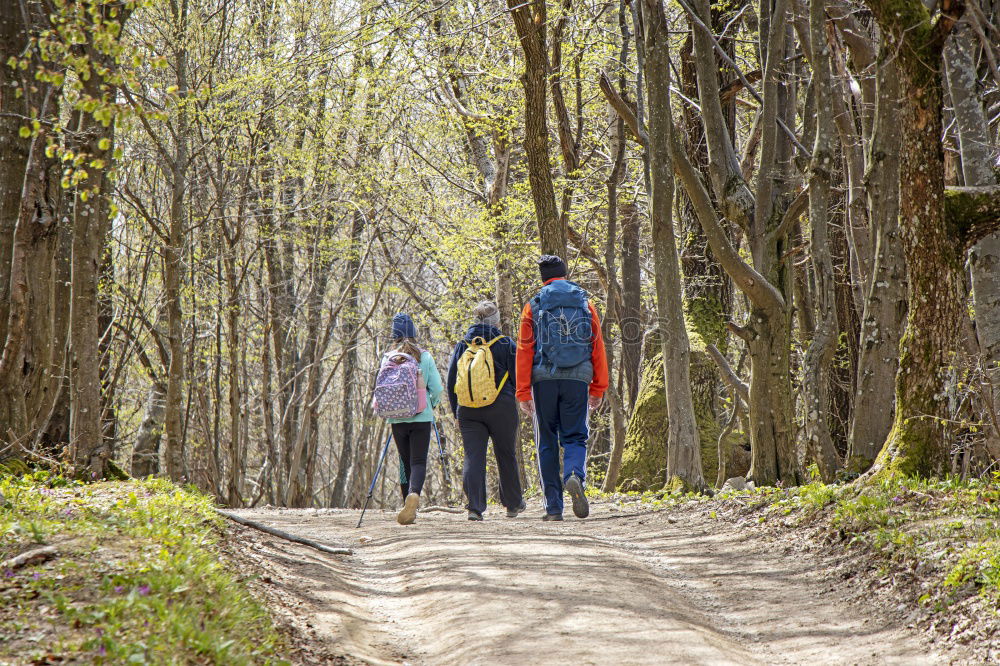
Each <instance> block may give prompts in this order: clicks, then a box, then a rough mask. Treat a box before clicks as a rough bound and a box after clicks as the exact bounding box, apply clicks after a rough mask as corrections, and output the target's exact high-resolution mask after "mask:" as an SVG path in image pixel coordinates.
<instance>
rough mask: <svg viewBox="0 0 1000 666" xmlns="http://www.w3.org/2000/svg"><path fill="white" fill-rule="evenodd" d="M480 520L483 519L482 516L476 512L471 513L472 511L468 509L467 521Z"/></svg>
mask: <svg viewBox="0 0 1000 666" xmlns="http://www.w3.org/2000/svg"><path fill="white" fill-rule="evenodd" d="M482 519H483V514H481V513H479V512H478V511H473V510H472V509H469V520H482Z"/></svg>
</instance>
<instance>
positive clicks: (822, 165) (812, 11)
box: [804, 0, 839, 483]
mask: <svg viewBox="0 0 1000 666" xmlns="http://www.w3.org/2000/svg"><path fill="white" fill-rule="evenodd" d="M825 4H826V3H825V0H811V2H810V3H809V29H810V30H809V37H810V49H809V50H810V53H811V58H810V62H811V64H812V68H813V79H812V86H813V94H814V95H815V100H816V139H815V142H814V143H813V156H812V162H811V164H810V167H809V227H810V229H811V233H812V238H811V245H812V252H811V255H812V265H813V280H814V284H815V299H814V302H815V307H816V310H817V319H816V329H815V331H814V333H813V337H812V340H811V342H810V343H809V349H808V351H807V352H806V357H805V367H804V375H805V377H804V383H805V402H806V410H805V427H806V439H807V442H808V444H807V449H808V451H807V453H808V458H810V459H812V460H814V461H815V462H816V463H817V464H818V466H819V471H820V475H821V476H822V478H823V480H824V481H826V482H827V483H829V482H831V481H833V478H834V474H835V473H836V472H837V467H838V461H837V452H836V450H835V449H834V446H833V439H832V437H831V436H830V363H831V361H833V354H834V352H835V351H836V350H837V334H838V332H839V328H838V325H837V298H836V291H835V286H834V279H833V259H832V255H831V252H830V242H829V239H828V233H827V231H828V228H829V224H830V223H829V207H830V180H831V174H832V172H833V171H834V169H835V168H836V165H835V157H836V156H835V154H834V144H833V136H832V132H833V118H832V114H831V113H830V108H831V105H830V99H831V97H832V94H833V90H832V83H831V76H830V59H829V56H828V55H827V52H828V49H827V47H826V29H825V22H826V16H825V12H824V9H825Z"/></svg>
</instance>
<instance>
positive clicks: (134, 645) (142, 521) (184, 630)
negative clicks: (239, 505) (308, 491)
mask: <svg viewBox="0 0 1000 666" xmlns="http://www.w3.org/2000/svg"><path fill="white" fill-rule="evenodd" d="M0 493H2V495H3V498H4V499H3V500H0V560H6V559H8V558H9V557H11V556H13V555H16V554H19V553H22V552H25V551H28V550H31V549H32V548H36V547H38V546H39V544H50V545H53V546H55V547H56V548H57V549H58V555H57V556H56V557H55V558H54V559H52V560H50V561H49V562H47V563H45V564H42V565H36V566H28V567H24V568H21V569H18V570H16V571H11V570H7V571H0V662H4V661H7V660H11V661H13V662H14V663H48V662H49V661H61V660H67V661H75V662H84V663H97V664H100V663H115V664H118V663H138V664H142V663H155V664H164V663H167V664H169V663H218V664H250V663H253V664H270V663H287V662H286V661H285V660H284V659H282V657H281V655H282V651H283V648H284V646H283V645H282V642H281V639H280V638H279V635H278V633H277V631H276V630H275V629H274V627H273V625H272V622H271V618H270V616H269V615H268V613H267V611H266V610H265V609H264V608H263V607H262V606H261V605H260V604H258V603H257V602H256V601H255V600H254V599H253V598H252V596H251V595H250V594H249V592H248V590H247V588H246V586H245V585H244V584H243V583H242V582H241V581H240V580H238V578H237V576H235V575H233V574H232V573H230V572H229V571H227V569H226V563H225V560H224V559H223V557H222V554H221V551H220V547H219V542H220V539H221V537H222V534H223V532H222V529H221V526H222V519H221V518H220V517H219V516H218V514H216V513H215V511H214V509H213V505H212V501H211V499H209V498H208V497H206V496H204V495H201V494H199V493H197V491H193V490H185V489H180V488H177V487H176V486H174V485H173V484H171V483H169V482H166V481H163V480H158V479H148V480H144V481H129V482H110V483H95V484H82V483H79V482H77V481H71V480H68V479H65V478H63V477H61V476H57V475H50V474H49V473H47V472H34V473H29V474H24V475H20V476H5V477H0Z"/></svg>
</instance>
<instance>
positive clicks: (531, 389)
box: [516, 255, 608, 520]
mask: <svg viewBox="0 0 1000 666" xmlns="http://www.w3.org/2000/svg"><path fill="white" fill-rule="evenodd" d="M538 270H539V272H540V273H541V277H542V282H543V283H544V286H543V287H542V289H541V290H540V291H539V292H538V295H537V296H535V297H534V298H533V299H531V301H529V302H528V304H527V305H525V306H524V310H523V311H522V312H521V332H520V336H519V337H518V341H517V360H516V364H517V391H516V396H517V400H518V404H519V406H520V408H521V411H522V412H524V413H525V414H526V415H531V414H534V423H535V442H536V444H537V446H538V469H539V473H540V474H541V478H542V487H543V491H544V495H543V496H544V501H545V518H544V519H545V520H562V519H563V517H562V513H563V484H564V483H565V488H566V491H567V492H568V493H569V494H570V497H571V498H572V500H573V513H574V514H575V515H576V517H577V518H586V517H587V516H588V515H589V514H590V506H589V504H588V502H587V496H586V495H585V494H584V492H583V483H584V481H586V478H587V437H588V425H587V420H588V418H587V417H588V415H589V411H590V410H592V409H597V407H598V406H599V405H600V404H601V399H602V398H603V396H604V391H605V390H607V388H608V359H607V356H606V355H605V352H604V338H603V336H602V335H601V321H600V319H599V318H598V316H597V310H595V309H594V306H593V304H592V303H591V302H590V299H588V298H587V292H586V291H584V290H583V288H582V287H580V286H579V285H577V284H574V283H573V282H570V281H569V280H567V279H566V264H565V262H563V260H562V259H560V258H559V257H556V256H553V255H544V256H542V258H541V259H539V261H538ZM560 444H562V449H563V464H562V473H560V465H559V445H560Z"/></svg>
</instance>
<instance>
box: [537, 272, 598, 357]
mask: <svg viewBox="0 0 1000 666" xmlns="http://www.w3.org/2000/svg"><path fill="white" fill-rule="evenodd" d="M531 318H532V321H533V322H534V324H535V352H536V355H537V356H536V357H537V359H538V360H537V361H536V364H538V365H548V366H551V367H556V368H573V367H576V366H578V365H580V364H581V363H583V362H584V361H586V360H588V359H589V358H590V355H591V338H592V337H593V335H594V331H593V327H592V325H591V318H590V308H589V307H588V304H587V292H586V291H584V289H583V288H582V287H580V286H579V285H577V284H575V283H573V282H570V281H569V280H555V281H554V282H550V283H549V284H547V285H545V286H544V287H542V290H541V291H539V292H538V295H537V296H535V298H533V299H532V300H531Z"/></svg>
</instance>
